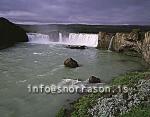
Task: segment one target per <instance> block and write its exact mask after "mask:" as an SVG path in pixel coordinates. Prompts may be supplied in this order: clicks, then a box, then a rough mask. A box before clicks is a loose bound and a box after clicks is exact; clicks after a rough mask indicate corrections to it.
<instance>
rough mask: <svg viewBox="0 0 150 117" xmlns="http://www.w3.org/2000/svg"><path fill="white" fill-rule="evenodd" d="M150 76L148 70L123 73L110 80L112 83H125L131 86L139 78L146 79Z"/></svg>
mask: <svg viewBox="0 0 150 117" xmlns="http://www.w3.org/2000/svg"><path fill="white" fill-rule="evenodd" d="M148 77H150V72H149V71H146V72H131V73H127V74H125V75H121V76H118V77H116V78H114V79H113V80H112V84H113V85H127V86H129V87H132V86H133V84H136V83H138V81H139V80H140V79H146V78H148Z"/></svg>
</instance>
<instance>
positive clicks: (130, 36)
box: [113, 32, 139, 52]
mask: <svg viewBox="0 0 150 117" xmlns="http://www.w3.org/2000/svg"><path fill="white" fill-rule="evenodd" d="M138 40H139V38H138V34H137V33H133V32H131V33H116V35H115V39H114V41H113V50H115V51H117V52H124V51H137V52H138V51H139V48H138V45H137V44H138Z"/></svg>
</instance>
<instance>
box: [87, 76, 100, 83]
mask: <svg viewBox="0 0 150 117" xmlns="http://www.w3.org/2000/svg"><path fill="white" fill-rule="evenodd" d="M88 81H89V83H101V80H100V79H99V78H97V77H95V76H91V77H90V78H89V80H88Z"/></svg>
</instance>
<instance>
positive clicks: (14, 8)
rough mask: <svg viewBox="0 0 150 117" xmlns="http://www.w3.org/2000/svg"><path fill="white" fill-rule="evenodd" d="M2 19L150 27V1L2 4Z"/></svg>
mask: <svg viewBox="0 0 150 117" xmlns="http://www.w3.org/2000/svg"><path fill="white" fill-rule="evenodd" d="M0 17H5V18H8V19H10V20H11V21H18V22H20V21H21V22H22V21H25V22H45V23H90V24H91V23H92V24H150V0H0Z"/></svg>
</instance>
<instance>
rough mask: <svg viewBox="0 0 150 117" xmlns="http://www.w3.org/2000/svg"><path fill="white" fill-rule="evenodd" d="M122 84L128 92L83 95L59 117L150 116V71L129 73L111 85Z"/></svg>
mask: <svg viewBox="0 0 150 117" xmlns="http://www.w3.org/2000/svg"><path fill="white" fill-rule="evenodd" d="M120 85H121V86H127V87H128V91H127V92H116V91H115V92H113V93H104V94H102V93H95V94H87V95H84V96H82V97H81V98H80V99H79V100H77V101H76V102H74V103H73V104H71V108H70V109H65V108H62V109H61V110H60V112H58V114H57V117H118V116H120V117H135V116H136V117H141V116H143V117H149V116H150V109H149V107H150V71H144V72H132V73H127V74H125V75H121V76H118V77H117V78H115V79H114V80H113V81H112V83H111V86H120ZM141 110H142V111H141Z"/></svg>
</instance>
